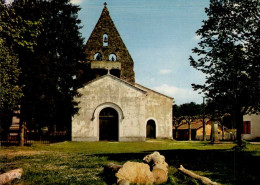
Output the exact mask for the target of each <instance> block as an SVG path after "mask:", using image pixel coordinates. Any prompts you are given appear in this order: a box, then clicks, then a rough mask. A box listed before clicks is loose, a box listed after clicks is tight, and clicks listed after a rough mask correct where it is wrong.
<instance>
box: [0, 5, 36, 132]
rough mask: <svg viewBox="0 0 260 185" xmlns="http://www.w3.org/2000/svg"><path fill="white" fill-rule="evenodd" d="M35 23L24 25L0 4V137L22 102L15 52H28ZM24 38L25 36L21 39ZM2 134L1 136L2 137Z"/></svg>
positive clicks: (22, 21)
mask: <svg viewBox="0 0 260 185" xmlns="http://www.w3.org/2000/svg"><path fill="white" fill-rule="evenodd" d="M38 25H39V22H32V21H25V20H23V19H22V18H21V17H20V16H17V15H16V12H15V10H14V9H13V8H11V7H9V6H7V5H5V4H4V1H1V2H0V77H1V78H0V115H1V116H0V117H1V119H0V122H1V135H2V136H3V135H5V134H7V129H8V128H9V126H10V119H9V118H10V117H11V116H12V113H13V110H14V109H16V108H17V107H18V105H19V104H20V100H21V98H22V95H23V93H22V87H23V86H22V85H21V84H19V83H18V82H19V75H20V74H21V69H20V67H19V65H18V64H19V57H18V54H17V53H16V51H17V50H19V49H23V50H28V51H32V50H33V46H34V45H35V42H34V41H33V39H34V38H35V37H36V35H37V29H38ZM26 35H29V36H27V37H25V36H26ZM2 133H3V134H2Z"/></svg>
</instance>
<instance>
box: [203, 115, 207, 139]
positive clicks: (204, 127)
mask: <svg viewBox="0 0 260 185" xmlns="http://www.w3.org/2000/svg"><path fill="white" fill-rule="evenodd" d="M206 140H207V138H206V123H205V118H204V117H203V141H206Z"/></svg>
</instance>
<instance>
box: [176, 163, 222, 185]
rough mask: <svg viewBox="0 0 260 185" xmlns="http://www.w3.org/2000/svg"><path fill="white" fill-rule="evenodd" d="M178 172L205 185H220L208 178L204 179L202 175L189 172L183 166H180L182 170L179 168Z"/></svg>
mask: <svg viewBox="0 0 260 185" xmlns="http://www.w3.org/2000/svg"><path fill="white" fill-rule="evenodd" d="M178 170H179V171H180V172H182V173H184V174H186V175H188V176H190V177H192V178H194V179H197V180H200V181H201V182H202V183H203V184H206V185H220V184H218V183H216V182H212V181H211V180H210V179H209V178H207V177H204V176H200V175H197V174H196V173H194V172H192V171H190V170H187V169H185V168H184V167H183V166H182V165H180V168H178Z"/></svg>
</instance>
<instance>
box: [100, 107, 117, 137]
mask: <svg viewBox="0 0 260 185" xmlns="http://www.w3.org/2000/svg"><path fill="white" fill-rule="evenodd" d="M99 140H100V141H118V113H117V111H116V110H115V109H113V108H110V107H108V108H104V109H103V110H101V111H100V113H99Z"/></svg>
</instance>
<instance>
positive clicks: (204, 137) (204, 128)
mask: <svg viewBox="0 0 260 185" xmlns="http://www.w3.org/2000/svg"><path fill="white" fill-rule="evenodd" d="M202 123H203V141H206V140H207V138H206V123H205V97H203V115H202Z"/></svg>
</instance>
